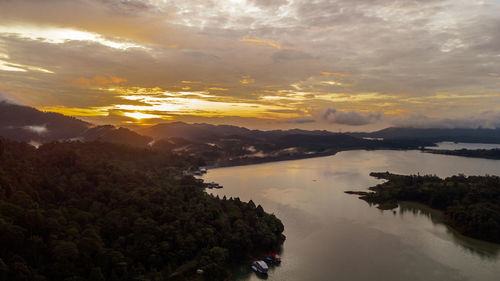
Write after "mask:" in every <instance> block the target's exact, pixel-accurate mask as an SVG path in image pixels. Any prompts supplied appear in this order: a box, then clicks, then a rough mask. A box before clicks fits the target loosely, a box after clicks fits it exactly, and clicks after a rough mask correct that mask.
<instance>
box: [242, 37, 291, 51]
mask: <svg viewBox="0 0 500 281" xmlns="http://www.w3.org/2000/svg"><path fill="white" fill-rule="evenodd" d="M240 41H241V42H250V43H259V44H264V45H268V46H271V47H273V48H276V49H278V50H281V45H280V44H278V43H276V42H274V41H271V40H266V39H260V38H246V37H245V38H243V39H241V40H240Z"/></svg>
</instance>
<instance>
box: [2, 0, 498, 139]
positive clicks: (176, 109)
mask: <svg viewBox="0 0 500 281" xmlns="http://www.w3.org/2000/svg"><path fill="white" fill-rule="evenodd" d="M499 14H500V6H499V3H498V2H497V1H475V0H467V1H465V0H464V1H461V0H454V1H445V0H439V1H438V0H436V1H403V0H392V1H382V0H381V1H373V0H356V1H352V0H318V1H314V2H311V1H306V0H273V1H270V0H210V1H198V0H191V1H190V0H183V1H180V0H172V1H160V0H157V1H139V0H107V1H104V0H75V1H62V0H48V1H36V0H18V1H0V97H3V98H6V99H9V100H12V101H14V102H17V103H21V104H26V105H30V106H34V107H36V108H39V109H42V110H47V111H56V112H60V113H64V114H68V115H72V116H76V117H79V118H83V119H85V120H89V121H91V122H95V123H99V124H103V123H112V124H117V125H125V126H126V125H131V126H132V125H133V126H135V125H147V124H154V123H159V122H167V121H186V122H208V123H216V124H235V125H241V126H247V127H251V128H263V129H271V128H296V127H299V128H305V129H327V130H332V131H337V130H350V131H361V130H373V129H378V128H383V127H387V126H393V125H399V126H401V125H403V126H404V125H407V126H446V127H453V126H461V127H477V126H483V127H497V126H499V125H500V91H499V90H498V89H499V86H500V51H499V49H498V46H499V44H500V34H499V33H498V30H500V20H499V18H498V15H499Z"/></svg>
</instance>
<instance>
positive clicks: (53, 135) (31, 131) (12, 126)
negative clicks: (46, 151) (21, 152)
mask: <svg viewBox="0 0 500 281" xmlns="http://www.w3.org/2000/svg"><path fill="white" fill-rule="evenodd" d="M90 126H91V124H90V123H87V122H85V121H82V120H79V119H76V118H74V117H69V116H65V115H62V114H59V113H54V112H42V111H39V110H37V109H35V108H32V107H28V106H22V105H16V104H12V103H8V102H5V101H2V102H0V135H2V136H5V137H8V138H10V139H13V140H17V141H25V142H30V141H33V142H39V143H43V142H48V141H54V140H59V139H68V138H73V137H75V136H79V135H80V134H82V133H83V132H85V130H87V129H88V128H89V127H90Z"/></svg>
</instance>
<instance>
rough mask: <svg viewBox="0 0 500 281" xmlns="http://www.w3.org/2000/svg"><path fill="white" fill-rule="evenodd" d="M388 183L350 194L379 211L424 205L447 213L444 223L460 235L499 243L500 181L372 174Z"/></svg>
mask: <svg viewBox="0 0 500 281" xmlns="http://www.w3.org/2000/svg"><path fill="white" fill-rule="evenodd" d="M370 175H371V176H374V177H376V178H379V179H386V180H387V182H385V183H382V184H378V185H376V186H373V187H370V190H372V191H374V192H352V191H351V192H347V193H353V194H359V195H362V196H361V197H360V199H363V200H365V201H367V202H369V203H374V204H378V205H379V208H382V209H392V208H396V207H397V206H398V205H397V202H398V201H414V202H419V203H423V204H425V205H428V206H430V207H432V208H435V209H438V210H441V211H443V212H444V222H445V223H447V224H449V225H450V226H452V227H453V228H454V229H456V230H457V231H459V232H460V233H462V234H464V235H467V236H470V237H474V238H478V239H483V240H487V241H492V242H497V243H498V242H500V177H498V176H488V175H487V176H465V175H461V174H460V175H455V176H452V177H447V178H444V179H442V178H439V177H437V176H432V175H425V176H420V175H409V176H405V175H396V174H391V173H389V172H385V173H371V174H370Z"/></svg>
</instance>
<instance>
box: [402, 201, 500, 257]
mask: <svg viewBox="0 0 500 281" xmlns="http://www.w3.org/2000/svg"><path fill="white" fill-rule="evenodd" d="M399 212H400V214H401V215H405V214H408V213H411V214H413V215H414V216H424V217H426V218H428V219H429V220H430V221H431V222H432V223H433V224H439V225H445V224H444V222H443V221H442V217H443V213H442V212H440V211H438V210H435V209H432V208H429V207H427V206H424V205H422V204H418V203H413V202H401V203H400V204H399ZM445 227H446V228H447V231H446V234H448V235H449V236H451V237H452V239H453V242H454V243H456V244H457V245H459V246H460V247H462V248H463V249H464V250H465V251H468V252H469V253H471V254H474V255H477V256H479V257H480V258H482V259H489V260H492V261H494V260H497V259H498V258H499V255H500V245H498V244H495V243H489V242H486V241H481V240H477V239H473V238H470V237H467V236H464V235H462V234H460V233H458V232H457V231H456V230H454V229H453V228H451V227H449V226H447V225H445Z"/></svg>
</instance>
